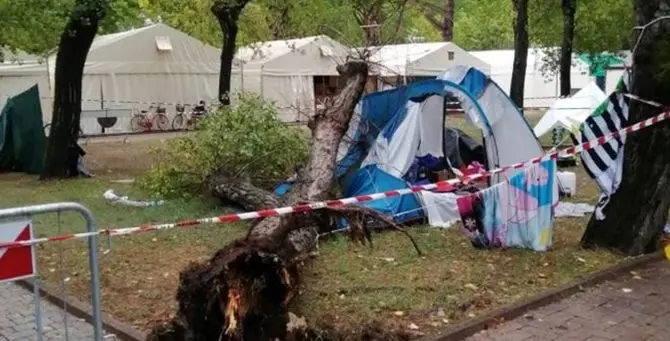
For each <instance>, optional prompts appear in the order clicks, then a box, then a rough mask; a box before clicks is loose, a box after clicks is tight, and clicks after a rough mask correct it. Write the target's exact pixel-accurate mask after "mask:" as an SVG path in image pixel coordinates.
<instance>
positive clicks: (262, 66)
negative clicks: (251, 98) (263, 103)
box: [261, 65, 265, 99]
mask: <svg viewBox="0 0 670 341" xmlns="http://www.w3.org/2000/svg"><path fill="white" fill-rule="evenodd" d="M263 68H265V65H261V99H264V98H263V85H264V84H263Z"/></svg>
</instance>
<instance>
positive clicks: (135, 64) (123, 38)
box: [85, 23, 220, 74]
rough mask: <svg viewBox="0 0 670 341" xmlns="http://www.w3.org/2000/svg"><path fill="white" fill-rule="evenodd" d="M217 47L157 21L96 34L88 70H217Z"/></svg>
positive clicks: (216, 72) (199, 71)
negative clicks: (139, 26) (119, 30)
mask: <svg viewBox="0 0 670 341" xmlns="http://www.w3.org/2000/svg"><path fill="white" fill-rule="evenodd" d="M219 65H220V50H219V49H218V48H216V47H213V46H210V45H207V44H205V43H203V42H201V41H200V40H198V39H196V38H193V37H191V36H189V35H187V34H186V33H183V32H181V31H179V30H176V29H174V28H172V27H170V26H167V25H165V24H162V23H159V24H154V25H149V26H145V27H142V28H137V29H133V30H129V31H125V32H119V33H113V34H107V35H102V36H98V37H96V39H95V40H94V41H93V44H92V45H91V49H90V50H89V52H88V57H87V59H86V69H85V73H87V74H96V73H103V74H106V73H125V74H146V73H202V74H218V72H219Z"/></svg>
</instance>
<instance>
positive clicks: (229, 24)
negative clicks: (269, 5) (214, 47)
mask: <svg viewBox="0 0 670 341" xmlns="http://www.w3.org/2000/svg"><path fill="white" fill-rule="evenodd" d="M249 2H251V0H214V4H213V5H212V8H211V10H212V13H214V16H216V19H217V20H218V21H219V26H220V27H221V32H222V33H223V47H222V48H221V66H220V70H219V102H220V103H221V105H230V78H231V76H232V71H233V59H234V58H235V41H236V40H237V31H238V29H239V28H238V20H239V19H240V14H242V10H243V9H244V7H245V6H246V5H247V4H248V3H249Z"/></svg>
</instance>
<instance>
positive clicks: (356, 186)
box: [342, 165, 423, 222]
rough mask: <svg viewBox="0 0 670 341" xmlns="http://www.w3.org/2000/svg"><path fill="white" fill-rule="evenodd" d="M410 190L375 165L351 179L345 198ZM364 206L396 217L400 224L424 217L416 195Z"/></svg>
mask: <svg viewBox="0 0 670 341" xmlns="http://www.w3.org/2000/svg"><path fill="white" fill-rule="evenodd" d="M403 188H408V185H407V184H406V183H405V182H404V181H403V180H401V179H398V178H396V177H394V176H392V175H390V174H388V173H386V172H384V171H383V170H380V169H379V168H377V167H376V166H374V165H371V166H367V167H364V168H361V169H359V170H357V171H356V172H355V173H354V175H353V176H352V177H351V182H350V185H349V187H348V188H345V189H344V190H343V193H342V194H344V196H345V197H353V196H357V195H364V194H371V193H379V192H384V191H390V190H397V189H403ZM363 206H366V207H369V208H372V209H375V210H377V211H379V212H381V213H383V214H385V215H388V216H394V218H395V220H396V221H398V222H405V221H408V220H412V219H416V218H421V217H423V210H422V209H421V205H420V203H419V200H418V199H417V198H416V195H413V194H412V195H402V196H398V197H394V198H388V199H382V200H375V201H368V202H366V203H364V204H363Z"/></svg>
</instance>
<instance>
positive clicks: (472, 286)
mask: <svg viewBox="0 0 670 341" xmlns="http://www.w3.org/2000/svg"><path fill="white" fill-rule="evenodd" d="M465 287H466V288H468V289H472V290H477V289H479V288H477V286H476V285H474V284H472V283H468V284H466V285H465Z"/></svg>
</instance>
